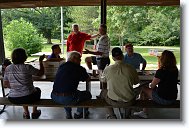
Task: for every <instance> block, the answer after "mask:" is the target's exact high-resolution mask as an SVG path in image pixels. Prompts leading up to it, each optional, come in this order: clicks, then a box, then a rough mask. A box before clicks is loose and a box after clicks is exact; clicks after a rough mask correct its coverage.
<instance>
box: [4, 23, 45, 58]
mask: <svg viewBox="0 0 189 128" xmlns="http://www.w3.org/2000/svg"><path fill="white" fill-rule="evenodd" d="M4 37H5V40H6V43H5V45H6V48H8V49H9V50H10V51H12V50H13V49H14V48H18V47H22V48H24V49H25V50H26V51H27V54H28V55H31V54H32V53H36V52H39V51H41V49H42V37H40V36H39V34H38V33H37V31H36V29H35V28H34V26H33V25H32V24H31V23H28V22H26V21H25V20H23V19H20V20H13V21H11V22H10V24H9V25H7V26H6V27H5V29H4Z"/></svg>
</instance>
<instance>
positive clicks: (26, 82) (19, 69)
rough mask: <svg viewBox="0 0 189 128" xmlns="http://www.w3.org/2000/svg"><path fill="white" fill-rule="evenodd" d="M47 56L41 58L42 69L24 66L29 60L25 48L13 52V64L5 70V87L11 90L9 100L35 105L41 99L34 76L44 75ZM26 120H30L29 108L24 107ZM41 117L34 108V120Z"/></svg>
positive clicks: (39, 112)
mask: <svg viewBox="0 0 189 128" xmlns="http://www.w3.org/2000/svg"><path fill="white" fill-rule="evenodd" d="M44 57H45V56H40V57H39V63H40V69H36V68H34V67H33V66H32V65H29V64H24V62H25V61H26V59H27V55H26V52H25V50H24V49H23V48H17V49H15V50H14V51H13V52H12V56H11V58H12V62H13V64H10V65H9V66H7V67H6V69H5V74H4V86H5V87H8V88H10V91H9V95H8V99H9V101H10V102H12V103H15V104H27V103H33V102H35V101H37V100H39V99H40V97H41V90H40V88H37V87H34V85H33V79H32V75H37V76H41V75H43V74H44V67H43V63H42V62H43V59H44ZM23 108H24V113H23V118H24V119H30V113H29V110H28V106H23ZM40 115H41V111H40V110H37V106H34V107H33V113H32V119H37V118H38V117H39V116H40Z"/></svg>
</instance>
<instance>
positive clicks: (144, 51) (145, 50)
mask: <svg viewBox="0 0 189 128" xmlns="http://www.w3.org/2000/svg"><path fill="white" fill-rule="evenodd" d="M52 42H53V44H60V47H61V49H63V46H62V45H61V43H60V41H59V40H55V39H53V40H52ZM53 44H47V43H44V45H43V49H42V51H41V52H51V46H52V45H53ZM87 48H89V49H92V46H90V45H87ZM111 48H113V46H112V47H111ZM150 49H157V50H158V51H163V50H172V51H173V53H174V54H175V56H176V59H177V64H178V65H180V47H167V46H166V47H164V46H134V51H135V52H137V53H140V54H141V55H142V56H143V57H144V58H145V59H146V61H147V63H148V65H147V69H150V68H152V65H155V66H154V67H153V68H156V67H157V57H156V56H151V55H149V50H150ZM62 52H63V50H62ZM123 52H124V53H125V51H123ZM5 55H6V57H8V58H10V56H11V51H9V50H7V48H6V50H5ZM87 56H91V55H90V54H83V55H82V58H81V59H82V60H81V63H82V64H84V63H85V58H86V57H87ZM61 57H64V58H66V45H64V54H61ZM33 59H38V57H36V56H29V57H28V59H27V61H29V60H33ZM110 60H111V64H113V63H114V61H113V60H112V56H111V55H110ZM149 66H151V67H149Z"/></svg>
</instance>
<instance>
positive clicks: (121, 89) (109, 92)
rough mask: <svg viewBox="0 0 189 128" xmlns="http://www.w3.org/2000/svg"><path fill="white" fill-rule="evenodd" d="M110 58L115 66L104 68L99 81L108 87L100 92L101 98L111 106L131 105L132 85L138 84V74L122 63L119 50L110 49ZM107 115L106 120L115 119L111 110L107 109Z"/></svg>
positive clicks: (132, 100) (133, 94) (132, 99)
mask: <svg viewBox="0 0 189 128" xmlns="http://www.w3.org/2000/svg"><path fill="white" fill-rule="evenodd" d="M112 57H113V60H114V61H115V64H113V65H110V66H108V67H106V68H105V69H104V72H103V74H102V76H101V79H100V80H101V81H102V82H107V87H108V89H104V90H102V92H101V96H102V98H104V99H105V100H106V102H107V103H109V104H111V105H118V104H120V105H122V104H127V105H131V104H133V103H134V101H135V97H136V94H135V92H134V89H133V85H135V84H137V83H139V78H138V74H137V72H136V70H135V69H134V68H133V67H132V66H131V65H129V64H126V63H124V61H123V52H122V51H121V49H120V48H118V47H115V48H113V49H112ZM108 114H109V115H108V116H107V119H116V115H115V114H114V111H113V108H108Z"/></svg>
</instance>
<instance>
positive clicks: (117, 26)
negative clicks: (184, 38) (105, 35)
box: [107, 6, 180, 46]
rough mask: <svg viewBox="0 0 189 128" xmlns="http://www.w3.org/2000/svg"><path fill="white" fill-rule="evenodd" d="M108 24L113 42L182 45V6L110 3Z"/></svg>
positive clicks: (113, 43)
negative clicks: (140, 5) (115, 4)
mask: <svg viewBox="0 0 189 128" xmlns="http://www.w3.org/2000/svg"><path fill="white" fill-rule="evenodd" d="M107 24H108V30H109V34H110V37H111V42H112V45H117V44H118V43H120V40H119V38H122V40H124V42H126V41H127V40H128V41H130V42H133V43H137V45H152V46H154V45H155V46H156V45H160V46H161V45H162V46H173V45H180V41H179V40H180V8H179V7H150V6H149V7H145V6H144V7H137V6H127V7H124V6H121V7H120V6H109V7H108V8H107Z"/></svg>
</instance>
